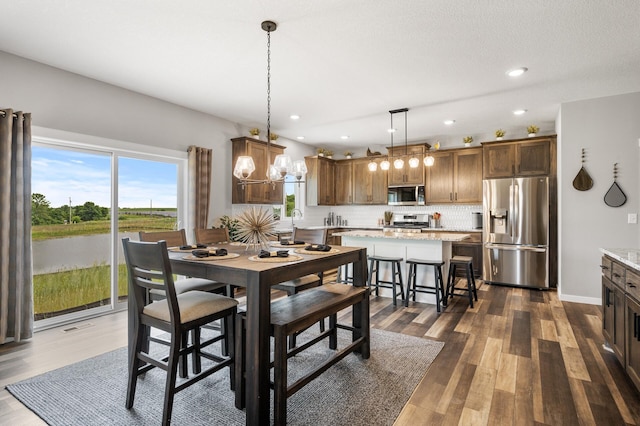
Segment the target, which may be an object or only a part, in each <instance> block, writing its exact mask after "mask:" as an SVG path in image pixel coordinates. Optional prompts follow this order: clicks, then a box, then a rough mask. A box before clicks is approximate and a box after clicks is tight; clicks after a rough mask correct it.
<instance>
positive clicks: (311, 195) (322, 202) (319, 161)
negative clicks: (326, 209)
mask: <svg viewBox="0 0 640 426" xmlns="http://www.w3.org/2000/svg"><path fill="white" fill-rule="evenodd" d="M305 162H306V164H307V176H306V178H305V180H306V185H307V205H308V206H333V205H335V204H336V197H335V195H336V194H335V177H334V174H335V169H336V165H335V161H333V160H331V159H329V158H325V157H320V156H315V157H305Z"/></svg>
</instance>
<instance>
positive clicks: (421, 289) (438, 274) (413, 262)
mask: <svg viewBox="0 0 640 426" xmlns="http://www.w3.org/2000/svg"><path fill="white" fill-rule="evenodd" d="M407 264H408V265H409V274H408V278H407V298H406V299H404V306H405V307H406V306H409V297H411V293H413V301H414V302H415V301H416V293H429V294H435V295H436V310H437V311H438V312H440V301H441V300H442V306H447V299H446V297H445V294H444V281H443V278H442V266H443V265H444V262H443V261H441V260H422V259H407ZM418 265H424V266H433V275H434V283H435V284H434V285H435V286H434V287H432V286H426V285H418V284H417V283H416V275H417V269H418Z"/></svg>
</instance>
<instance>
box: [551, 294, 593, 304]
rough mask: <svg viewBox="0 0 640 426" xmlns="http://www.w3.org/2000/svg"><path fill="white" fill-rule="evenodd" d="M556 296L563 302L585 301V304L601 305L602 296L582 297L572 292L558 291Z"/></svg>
mask: <svg viewBox="0 0 640 426" xmlns="http://www.w3.org/2000/svg"><path fill="white" fill-rule="evenodd" d="M558 298H559V299H560V300H561V301H563V302H575V303H586V304H587V305H602V298H600V297H584V296H574V295H572V294H561V293H558Z"/></svg>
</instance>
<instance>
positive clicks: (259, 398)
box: [245, 272, 271, 425]
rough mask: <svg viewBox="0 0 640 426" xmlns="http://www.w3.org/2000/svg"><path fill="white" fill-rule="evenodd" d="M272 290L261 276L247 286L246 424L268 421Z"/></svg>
mask: <svg viewBox="0 0 640 426" xmlns="http://www.w3.org/2000/svg"><path fill="white" fill-rule="evenodd" d="M270 294H271V288H270V287H269V285H268V283H260V275H259V273H257V272H256V273H255V274H252V276H250V277H249V283H248V285H247V322H246V326H247V331H246V338H247V340H246V367H247V371H246V385H247V386H246V392H245V395H246V402H247V406H246V413H247V421H246V424H247V425H268V424H269V423H270V419H269V393H270V388H269V350H270V346H269V335H270V333H269V323H270V316H271V301H270Z"/></svg>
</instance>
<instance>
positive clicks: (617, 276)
mask: <svg viewBox="0 0 640 426" xmlns="http://www.w3.org/2000/svg"><path fill="white" fill-rule="evenodd" d="M613 276H614V277H616V278H620V277H621V275H620V274H616V273H615V272H614V273H613Z"/></svg>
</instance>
